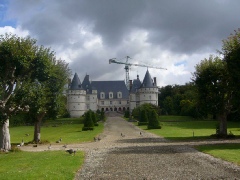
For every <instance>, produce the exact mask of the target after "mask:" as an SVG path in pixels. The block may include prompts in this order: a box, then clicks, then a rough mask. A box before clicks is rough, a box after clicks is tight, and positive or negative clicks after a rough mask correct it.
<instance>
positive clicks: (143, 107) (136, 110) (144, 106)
mask: <svg viewBox="0 0 240 180" xmlns="http://www.w3.org/2000/svg"><path fill="white" fill-rule="evenodd" d="M152 109H154V110H155V111H156V112H158V113H160V109H159V107H158V106H155V105H153V104H150V103H144V104H142V105H140V106H138V107H136V108H134V109H133V111H132V115H133V117H134V118H135V119H138V120H139V121H140V118H141V117H140V116H141V111H142V110H145V111H146V113H147V115H148V114H149V112H150V111H151V110H152ZM145 122H146V121H145Z"/></svg>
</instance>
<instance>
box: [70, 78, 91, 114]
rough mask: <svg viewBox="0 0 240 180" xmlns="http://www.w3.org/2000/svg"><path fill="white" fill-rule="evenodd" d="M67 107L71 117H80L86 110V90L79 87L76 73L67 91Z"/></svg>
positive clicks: (79, 83)
mask: <svg viewBox="0 0 240 180" xmlns="http://www.w3.org/2000/svg"><path fill="white" fill-rule="evenodd" d="M67 109H68V112H69V113H70V116H71V117H80V116H82V115H83V114H84V112H85V111H86V91H85V90H84V89H83V88H82V87H81V82H80V79H79V77H78V75H77V73H75V75H74V77H73V79H72V82H71V84H70V86H69V89H68V91H67Z"/></svg>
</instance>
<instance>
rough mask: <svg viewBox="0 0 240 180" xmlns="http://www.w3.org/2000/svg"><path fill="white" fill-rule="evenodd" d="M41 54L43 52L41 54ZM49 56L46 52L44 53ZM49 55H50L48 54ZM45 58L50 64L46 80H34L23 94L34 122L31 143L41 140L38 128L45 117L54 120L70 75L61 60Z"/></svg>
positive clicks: (66, 66)
mask: <svg viewBox="0 0 240 180" xmlns="http://www.w3.org/2000/svg"><path fill="white" fill-rule="evenodd" d="M42 53H43V52H42ZM45 53H46V54H49V53H48V51H47V50H46V51H45ZM49 55H50V54H49ZM45 57H46V58H47V59H48V61H49V62H50V64H49V67H51V69H50V70H49V74H48V78H47V79H46V80H45V81H38V80H35V81H34V82H32V83H31V84H30V87H29V88H26V89H25V90H27V91H26V92H25V96H27V97H28V101H27V104H29V106H30V110H29V114H30V117H31V119H32V120H33V121H34V137H33V141H35V142H36V143H38V142H39V141H40V139H41V137H40V128H41V123H42V120H43V118H44V117H45V115H47V116H48V117H50V118H53V119H55V118H56V117H57V115H58V113H59V110H60V104H61V100H62V94H63V91H64V86H65V85H66V83H67V80H68V77H69V75H70V70H69V68H68V65H67V64H66V63H65V62H64V61H62V60H58V61H57V60H56V59H55V58H54V57H48V56H47V55H45Z"/></svg>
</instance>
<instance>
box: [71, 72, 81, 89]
mask: <svg viewBox="0 0 240 180" xmlns="http://www.w3.org/2000/svg"><path fill="white" fill-rule="evenodd" d="M69 89H71V90H78V89H81V81H80V79H79V77H78V75H77V73H75V74H74V77H73V80H72V83H71V85H70V87H69Z"/></svg>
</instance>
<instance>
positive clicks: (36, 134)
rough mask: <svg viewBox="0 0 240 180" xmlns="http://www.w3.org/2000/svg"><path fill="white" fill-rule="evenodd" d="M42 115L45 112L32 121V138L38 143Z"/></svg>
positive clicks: (43, 114)
mask: <svg viewBox="0 0 240 180" xmlns="http://www.w3.org/2000/svg"><path fill="white" fill-rule="evenodd" d="M44 116H45V113H41V114H39V115H38V116H37V118H36V121H35V123H34V139H33V141H34V142H35V143H39V142H40V140H41V134H40V130H41V123H42V119H43V117H44Z"/></svg>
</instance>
